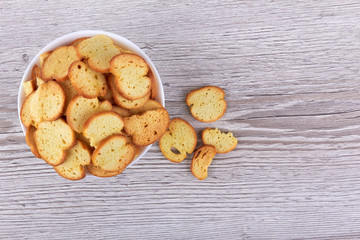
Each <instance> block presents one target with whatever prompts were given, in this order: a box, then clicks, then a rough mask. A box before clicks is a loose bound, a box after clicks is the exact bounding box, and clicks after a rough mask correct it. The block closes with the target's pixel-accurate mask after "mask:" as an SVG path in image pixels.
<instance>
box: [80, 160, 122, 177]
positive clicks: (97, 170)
mask: <svg viewBox="0 0 360 240" xmlns="http://www.w3.org/2000/svg"><path fill="white" fill-rule="evenodd" d="M86 168H87V170H88V171H89V173H91V174H92V175H94V176H96V177H113V176H116V175H119V174H120V173H122V171H124V169H121V170H119V171H117V172H107V171H105V170H103V169H102V168H101V167H98V166H94V165H93V164H92V163H91V164H89V165H87V166H86Z"/></svg>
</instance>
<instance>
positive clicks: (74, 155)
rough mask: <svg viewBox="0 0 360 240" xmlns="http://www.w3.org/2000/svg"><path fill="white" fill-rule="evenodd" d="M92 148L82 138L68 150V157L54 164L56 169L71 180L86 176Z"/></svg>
mask: <svg viewBox="0 0 360 240" xmlns="http://www.w3.org/2000/svg"><path fill="white" fill-rule="evenodd" d="M91 154H92V151H91V148H90V147H89V146H88V145H86V144H85V143H83V142H81V141H80V140H77V141H76V144H75V145H74V146H73V147H72V148H69V149H68V150H66V158H65V160H64V162H63V163H61V164H59V165H57V166H54V169H55V171H56V172H57V173H58V174H59V175H60V176H62V177H64V178H66V179H69V180H80V179H82V178H84V177H85V176H86V170H85V167H84V166H86V165H89V164H90V163H91Z"/></svg>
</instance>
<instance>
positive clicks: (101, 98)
mask: <svg viewBox="0 0 360 240" xmlns="http://www.w3.org/2000/svg"><path fill="white" fill-rule="evenodd" d="M104 75H105V74H104ZM106 89H107V91H106V94H105V96H99V99H100V100H101V101H104V100H108V101H109V102H111V103H112V104H114V103H115V101H114V97H113V95H112V92H111V90H110V86H109V83H108V81H107V80H106Z"/></svg>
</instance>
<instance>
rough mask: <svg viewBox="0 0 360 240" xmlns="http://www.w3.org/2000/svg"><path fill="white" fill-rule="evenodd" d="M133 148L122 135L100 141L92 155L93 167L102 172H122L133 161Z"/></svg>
mask: <svg viewBox="0 0 360 240" xmlns="http://www.w3.org/2000/svg"><path fill="white" fill-rule="evenodd" d="M134 154H135V147H134V145H133V144H131V143H129V142H128V141H127V139H126V137H125V136H123V135H119V134H117V135H112V136H110V137H108V138H106V139H104V140H103V141H101V143H100V145H99V147H98V148H96V149H95V151H94V152H93V154H92V163H93V164H94V166H98V167H101V168H102V169H103V170H104V171H108V172H119V171H123V170H124V169H125V168H126V167H127V166H128V165H129V164H130V163H131V161H132V160H133V158H134Z"/></svg>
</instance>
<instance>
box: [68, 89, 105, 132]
mask: <svg viewBox="0 0 360 240" xmlns="http://www.w3.org/2000/svg"><path fill="white" fill-rule="evenodd" d="M111 109H112V105H111V103H110V102H108V101H103V102H100V101H99V100H98V99H97V98H92V99H89V98H84V97H82V96H79V95H76V96H75V97H73V99H71V101H70V103H69V105H68V107H67V109H66V121H67V122H68V124H69V126H70V127H71V128H72V129H73V130H74V131H75V132H78V133H81V132H82V131H83V127H84V123H85V121H86V120H87V119H88V118H89V117H91V116H92V115H93V114H95V113H98V112H101V111H110V110H111Z"/></svg>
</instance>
